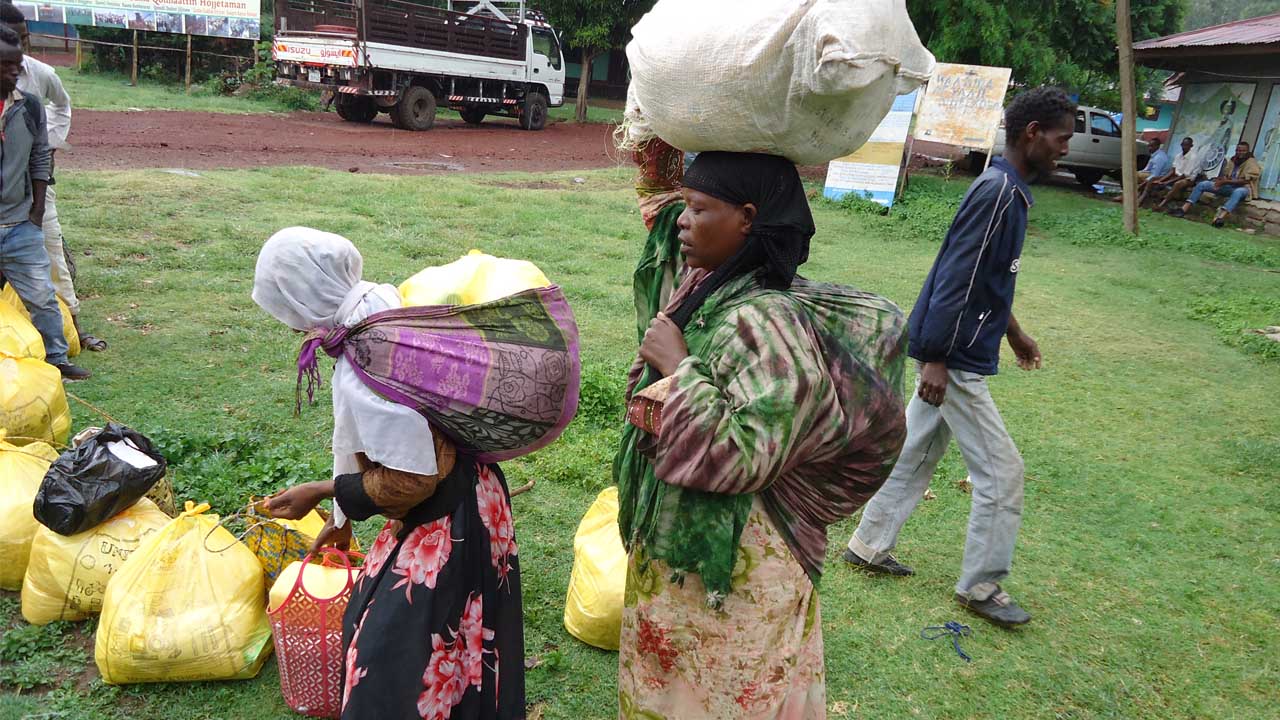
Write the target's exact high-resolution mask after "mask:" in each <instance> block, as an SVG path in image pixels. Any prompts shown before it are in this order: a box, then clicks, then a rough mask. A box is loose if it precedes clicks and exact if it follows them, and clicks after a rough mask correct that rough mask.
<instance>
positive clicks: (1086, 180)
mask: <svg viewBox="0 0 1280 720" xmlns="http://www.w3.org/2000/svg"><path fill="white" fill-rule="evenodd" d="M1074 173H1075V176H1076V182H1078V183H1080V184H1081V185H1083V186H1085V187H1093V186H1094V185H1097V184H1098V181H1099V180H1101V179H1102V176H1103V175H1105V174H1106V173H1105V172H1104V171H1102V170H1098V169H1095V168H1079V169H1077V170H1075V171H1074Z"/></svg>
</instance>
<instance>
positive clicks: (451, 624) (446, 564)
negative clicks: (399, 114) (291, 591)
mask: <svg viewBox="0 0 1280 720" xmlns="http://www.w3.org/2000/svg"><path fill="white" fill-rule="evenodd" d="M362 267H363V260H362V258H361V257H360V253H359V251H358V250H356V248H355V246H354V245H352V244H351V242H350V241H348V240H347V239H346V238H343V237H340V236H338V235H333V234H331V233H326V232H321V231H319V230H312V229H309V228H288V229H285V230H281V231H280V232H278V233H276V234H275V235H273V236H272V237H271V239H270V240H268V241H267V243H266V245H265V246H264V247H263V248H262V253H261V255H259V257H258V265H257V271H256V274H255V277H254V287H253V299H254V301H255V302H257V303H258V305H260V306H261V307H262V309H264V310H266V311H267V312H268V313H270V314H271V315H272V316H273V317H275V318H276V319H277V320H279V321H280V322H283V323H284V324H286V325H288V326H289V327H291V328H293V329H294V330H297V331H304V332H311V331H316V330H320V331H325V330H330V329H332V328H334V327H337V326H339V325H345V326H352V325H354V324H356V323H358V322H360V321H361V320H363V319H364V318H366V317H368V316H369V315H372V314H374V313H378V312H381V311H383V310H389V309H392V308H398V307H400V295H399V293H398V292H397V290H396V288H395V287H393V286H390V285H375V284H373V283H369V282H362V281H361V278H360V275H361V270H362ZM333 415H334V428H333V467H334V469H333V479H332V480H327V481H321V482H312V483H306V484H303V485H298V486H295V487H293V488H290V489H288V490H285V491H283V492H281V493H278V494H276V495H275V496H273V497H272V498H271V499H270V501H269V509H270V511H271V513H272V514H273V515H275V516H276V517H281V518H290V519H296V518H300V517H302V516H304V515H306V514H307V513H308V512H310V511H311V509H312V508H314V507H315V506H316V504H317V503H319V502H320V501H321V500H322V499H325V498H334V513H333V517H331V518H330V520H329V523H328V524H327V525H326V527H325V530H324V532H323V533H322V534H321V537H320V538H317V541H316V544H317V545H321V544H330V543H331V544H336V545H339V546H344V545H346V544H348V543H349V542H350V538H351V523H350V521H351V520H364V519H366V518H370V517H372V516H374V515H382V516H384V517H386V518H387V523H386V525H385V526H384V527H383V529H382V532H381V534H379V535H378V538H377V540H376V541H375V542H374V544H373V547H372V548H371V549H370V550H369V554H368V557H367V558H366V560H365V566H364V571H363V573H362V574H361V576H360V580H359V581H358V582H357V584H356V587H355V589H354V590H353V591H352V596H351V600H350V604H349V605H348V607H347V612H346V616H345V617H344V618H343V642H344V645H345V648H346V665H345V668H344V680H345V682H344V692H343V709H342V717H343V718H344V720H364V719H366V718H387V719H389V720H400V719H402V718H452V719H453V720H460V719H463V720H471V719H478V718H516V717H524V635H523V633H524V628H523V620H522V617H521V608H520V565H519V561H518V560H517V558H516V543H515V537H514V533H513V531H512V523H511V503H510V497H509V494H508V492H507V486H506V481H505V479H504V478H503V475H502V471H501V470H500V469H499V468H498V466H497V465H481V464H479V463H477V462H475V461H474V460H471V459H469V458H467V457H465V456H459V455H457V453H456V452H455V450H454V448H453V446H452V445H451V444H450V443H449V442H448V441H447V440H446V439H445V438H444V437H442V436H441V435H440V434H439V433H434V432H432V428H431V426H430V425H429V424H428V422H427V420H426V419H425V418H424V417H423V416H422V415H420V414H419V413H418V412H417V411H415V410H413V409H411V408H409V407H406V406H404V405H399V404H397V403H394V402H391V401H389V400H386V399H384V398H382V397H380V396H378V395H376V394H375V393H374V392H373V391H372V390H370V389H369V388H368V387H367V386H365V384H364V383H363V382H361V381H360V379H359V378H358V377H357V376H356V374H355V371H354V370H353V369H352V367H351V365H350V363H349V362H348V361H347V359H346V358H339V360H338V362H337V366H336V367H335V369H334V374H333Z"/></svg>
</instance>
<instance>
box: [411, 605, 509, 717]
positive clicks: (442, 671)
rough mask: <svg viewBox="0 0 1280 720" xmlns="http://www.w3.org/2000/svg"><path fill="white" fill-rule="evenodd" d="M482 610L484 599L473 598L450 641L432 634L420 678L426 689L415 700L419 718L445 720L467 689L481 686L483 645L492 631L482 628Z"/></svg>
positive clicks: (491, 635) (489, 639) (482, 677)
mask: <svg viewBox="0 0 1280 720" xmlns="http://www.w3.org/2000/svg"><path fill="white" fill-rule="evenodd" d="M483 606H484V602H483V598H481V597H480V595H479V594H472V595H471V597H469V598H468V599H467V606H466V608H465V609H464V610H463V612H462V617H461V618H460V620H459V623H458V630H457V631H456V632H454V633H453V639H452V640H449V641H445V639H444V638H443V637H442V636H440V635H438V634H432V636H431V660H430V662H429V663H428V664H427V669H426V671H424V672H423V674H422V684H423V686H424V688H425V689H424V690H423V691H422V694H421V695H419V696H418V714H419V715H421V716H422V718H423V719H424V720H448V717H449V715H450V714H452V712H453V708H454V706H456V705H457V704H458V703H460V702H462V696H463V695H465V694H466V692H467V688H469V687H477V688H478V687H480V685H481V683H482V682H483V680H484V653H485V649H484V643H485V642H486V641H492V640H493V637H494V634H493V630H490V629H487V628H485V627H484V607H483Z"/></svg>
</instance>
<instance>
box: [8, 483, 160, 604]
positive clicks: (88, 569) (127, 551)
mask: <svg viewBox="0 0 1280 720" xmlns="http://www.w3.org/2000/svg"><path fill="white" fill-rule="evenodd" d="M168 524H169V516H168V515H165V514H164V513H163V512H161V510H160V509H159V508H158V507H156V504H155V503H153V502H151V501H150V500H148V499H146V498H143V499H141V500H139V501H138V502H137V504H135V505H134V506H133V507H130V508H128V509H127V510H125V511H124V512H122V513H120V514H119V515H116V516H115V517H113V518H111V519H110V520H108V521H106V522H105V523H103V524H101V525H99V526H98V527H96V528H94V529H92V530H87V531H85V532H82V533H79V534H76V535H72V536H70V537H66V536H63V535H59V534H58V533H56V532H54V531H52V530H50V529H49V528H47V527H44V526H43V525H41V526H39V527H37V528H36V535H35V539H34V540H33V541H32V542H31V560H30V562H29V563H28V565H27V576H26V579H25V580H24V581H23V583H22V617H23V618H25V619H26V621H27V622H29V623H31V624H32V625H47V624H49V623H51V622H53V621H55V620H84V619H85V618H88V617H91V616H93V615H97V614H98V613H99V612H101V611H102V598H103V595H104V594H105V593H106V591H107V581H108V580H110V579H111V576H112V575H113V574H115V572H116V571H117V570H119V569H120V567H121V566H122V565H123V564H124V562H125V560H127V559H128V558H129V556H130V555H131V554H133V552H134V551H135V550H137V549H138V546H139V545H140V544H142V541H143V540H144V539H146V538H148V537H150V536H152V535H154V534H155V533H157V532H160V530H161V528H163V527H164V526H165V525H168Z"/></svg>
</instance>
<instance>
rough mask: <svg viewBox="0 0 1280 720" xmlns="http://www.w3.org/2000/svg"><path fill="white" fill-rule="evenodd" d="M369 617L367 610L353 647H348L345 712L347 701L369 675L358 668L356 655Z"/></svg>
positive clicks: (366, 671) (344, 699)
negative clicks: (362, 630)
mask: <svg viewBox="0 0 1280 720" xmlns="http://www.w3.org/2000/svg"><path fill="white" fill-rule="evenodd" d="M367 617H369V609H368V608H365V611H364V614H363V615H361V616H360V624H359V625H356V631H355V633H354V634H353V635H352V636H351V645H350V646H348V647H347V671H346V672H345V673H343V675H345V676H346V681H345V682H344V683H343V685H342V707H343V709H344V710H345V709H346V707H347V701H348V700H350V699H351V691H352V690H354V689H355V687H356V686H357V685H359V684H360V678H363V677H364V676H365V675H368V674H369V670H368V669H367V668H359V667H356V653H357V648H358V647H359V645H358V643H359V642H360V628H361V627H362V626H363V625H364V619H365V618H367Z"/></svg>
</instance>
